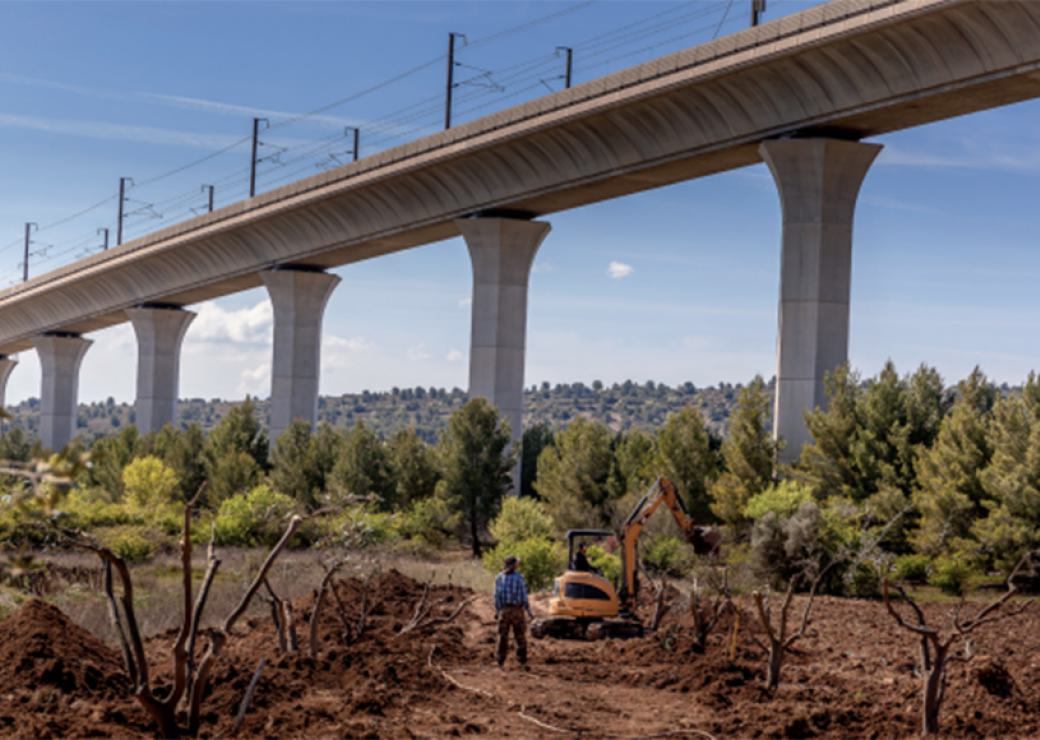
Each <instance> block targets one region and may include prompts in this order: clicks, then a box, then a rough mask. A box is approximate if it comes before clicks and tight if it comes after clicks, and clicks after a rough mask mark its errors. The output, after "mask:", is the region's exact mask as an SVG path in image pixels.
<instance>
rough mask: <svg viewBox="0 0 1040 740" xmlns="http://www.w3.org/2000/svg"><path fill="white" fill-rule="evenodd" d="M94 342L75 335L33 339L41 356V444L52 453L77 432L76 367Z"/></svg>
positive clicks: (77, 370) (77, 375)
mask: <svg viewBox="0 0 1040 740" xmlns="http://www.w3.org/2000/svg"><path fill="white" fill-rule="evenodd" d="M91 344H93V342H92V341H91V340H89V339H84V338H83V337H80V336H76V335H59V334H44V335H42V336H38V337H36V338H35V339H34V340H33V346H35V347H36V353H37V354H38V355H39V356H40V370H41V371H42V376H43V380H42V383H41V387H40V442H41V443H42V444H43V446H44V447H45V448H47V449H49V450H53V451H55V452H57V451H59V450H61V449H62V448H64V447H65V446H66V445H67V444H68V443H69V442H70V441H72V437H73V436H74V435H75V432H76V407H77V402H78V395H79V367H80V365H81V364H82V362H83V355H85V354H86V353H87V350H88V349H89V348H90V345H91Z"/></svg>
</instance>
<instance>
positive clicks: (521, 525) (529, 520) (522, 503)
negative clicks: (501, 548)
mask: <svg viewBox="0 0 1040 740" xmlns="http://www.w3.org/2000/svg"><path fill="white" fill-rule="evenodd" d="M488 531H489V532H490V533H491V536H492V537H494V538H495V541H496V542H499V543H506V544H508V543H510V542H523V541H524V540H531V539H550V538H551V537H552V533H553V522H552V518H551V517H550V516H549V514H548V513H547V512H546V511H545V505H544V504H543V503H542V502H541V501H539V500H537V499H533V498H520V497H517V496H510V497H509V498H506V499H505V500H504V501H503V502H502V510H501V511H500V512H499V513H498V516H497V517H495V520H494V521H493V522H492V523H491V525H490V526H489V527H488Z"/></svg>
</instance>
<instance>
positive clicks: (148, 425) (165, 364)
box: [126, 306, 195, 434]
mask: <svg viewBox="0 0 1040 740" xmlns="http://www.w3.org/2000/svg"><path fill="white" fill-rule="evenodd" d="M126 314H127V316H129V317H130V323H131V324H133V327H134V334H135V335H137V400H136V401H135V403H134V410H135V416H136V424H137V429H138V431H139V432H140V433H141V434H149V433H151V432H157V431H159V430H160V429H162V428H163V427H164V426H165V425H167V424H172V423H173V422H174V420H175V418H176V412H177V398H178V395H179V394H178V391H179V381H180V365H181V343H182V342H183V340H184V333H185V332H186V331H187V330H188V326H189V325H190V324H191V322H192V319H194V318H195V314H194V313H192V312H191V311H185V310H183V309H181V308H178V307H175V306H162V307H150V306H149V307H143V308H131V309H128V310H127V312H126Z"/></svg>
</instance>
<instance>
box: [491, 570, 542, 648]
mask: <svg viewBox="0 0 1040 740" xmlns="http://www.w3.org/2000/svg"><path fill="white" fill-rule="evenodd" d="M504 565H505V569H504V570H503V571H502V572H501V573H499V574H498V575H497V576H496V577H495V616H496V617H497V618H498V651H497V652H496V654H495V657H496V658H497V660H498V667H499V668H501V667H502V665H503V664H504V663H505V662H506V654H507V653H508V652H509V630H513V636H514V637H515V638H516V659H517V660H518V661H520V665H521V666H524V668H525V669H526V667H527V619H526V618H525V613H526V614H527V615H530V616H532V617H533V616H534V615H533V614H531V606H530V604H528V602H527V582H526V581H524V577H523V575H522V574H521V573H520V572H519V571H518V570H517V566H519V565H520V558H518V557H516V556H515V555H510V556H509V557H507V558H506V559H505V563H504Z"/></svg>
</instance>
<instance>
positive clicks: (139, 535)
mask: <svg viewBox="0 0 1040 740" xmlns="http://www.w3.org/2000/svg"><path fill="white" fill-rule="evenodd" d="M95 536H96V537H97V540H98V542H100V543H101V544H102V545H104V546H105V547H107V548H108V549H110V550H111V551H112V552H114V553H115V554H116V555H118V556H119V557H121V558H123V560H125V561H126V562H128V563H144V562H147V561H149V560H151V559H152V558H153V557H154V556H155V554H156V553H157V552H158V550H159V549H160V546H161V545H162V544H163V540H164V538H163V536H162V535H161V534H160V533H158V532H156V531H155V530H154V529H152V528H150V527H142V526H121V527H104V528H102V529H98V530H97V532H96V533H95Z"/></svg>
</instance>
